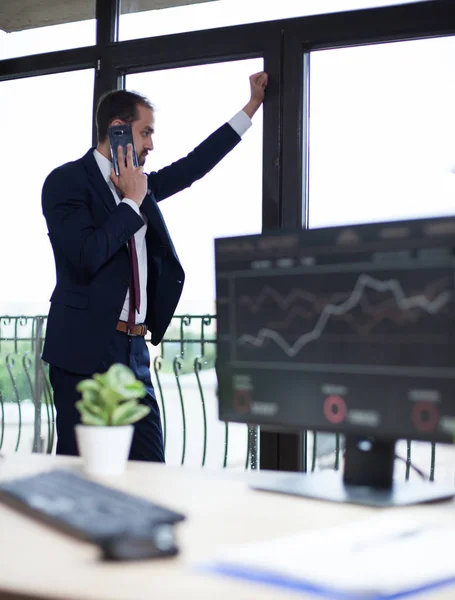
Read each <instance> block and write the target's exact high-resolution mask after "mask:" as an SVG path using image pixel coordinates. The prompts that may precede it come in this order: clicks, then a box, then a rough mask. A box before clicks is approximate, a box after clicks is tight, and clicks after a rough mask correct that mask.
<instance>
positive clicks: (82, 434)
mask: <svg viewBox="0 0 455 600" xmlns="http://www.w3.org/2000/svg"><path fill="white" fill-rule="evenodd" d="M76 389H77V390H78V391H79V392H81V395H82V399H81V400H79V401H78V402H76V408H77V410H78V411H79V412H80V414H81V424H80V425H76V440H77V445H78V448H79V454H80V455H81V457H82V459H83V462H84V469H85V471H86V472H87V473H90V474H94V475H119V474H121V473H122V472H123V471H124V470H125V466H126V462H127V460H128V455H129V451H130V447H131V441H132V439H133V425H132V423H135V422H136V421H139V420H140V419H142V418H143V417H145V416H146V415H147V414H148V413H149V412H150V408H149V407H148V406H145V405H144V404H140V402H139V400H138V399H139V398H143V397H144V396H145V395H146V389H145V386H144V384H143V383H142V382H141V381H138V380H137V379H136V377H135V376H134V374H133V372H132V371H131V369H129V368H128V367H126V366H125V365H121V364H114V365H112V366H111V367H110V368H109V370H108V371H106V373H101V374H100V373H95V374H94V375H93V377H92V378H91V379H85V380H84V381H81V382H80V383H78V385H77V387H76Z"/></svg>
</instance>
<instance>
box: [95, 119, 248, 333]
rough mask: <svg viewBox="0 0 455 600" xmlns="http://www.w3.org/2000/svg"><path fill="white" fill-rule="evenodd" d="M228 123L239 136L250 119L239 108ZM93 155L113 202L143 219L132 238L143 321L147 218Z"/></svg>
mask: <svg viewBox="0 0 455 600" xmlns="http://www.w3.org/2000/svg"><path fill="white" fill-rule="evenodd" d="M229 125H230V126H231V127H232V129H233V130H234V131H235V132H236V133H237V134H238V135H239V136H240V137H241V136H242V135H243V134H244V133H245V132H246V131H247V130H248V129H249V128H250V127H251V119H250V118H249V117H248V115H247V114H246V113H244V112H243V110H241V111H240V112H238V113H237V114H236V115H234V117H232V119H231V120H230V121H229ZM93 156H94V157H95V160H96V162H97V164H98V167H99V169H100V171H101V174H102V175H103V177H104V180H105V181H106V183H107V185H108V186H109V188H110V190H111V192H112V195H113V196H114V200H115V202H116V203H117V204H120V202H124V203H125V204H128V206H130V207H131V208H132V210H134V211H136V212H137V214H138V215H140V216H141V217H142V220H143V221H144V225H143V226H142V227H141V228H140V229H139V231H136V233H135V234H134V239H135V241H136V251H137V261H138V266H139V285H140V290H141V300H140V302H141V305H140V311H139V312H137V313H136V323H144V321H145V316H146V314H147V247H146V243H145V234H146V233H147V218H146V217H145V215H144V214H143V213H142V212H141V211H140V208H139V206H138V205H137V204H136V202H134V200H130V199H129V198H123V200H120V197H119V195H118V193H117V190H116V188H115V186H114V184H113V183H112V181H111V169H112V163H111V161H110V160H109V159H107V158H106V157H105V156H103V155H102V154H101V153H100V152H98V150H96V149H95V150H94V151H93ZM129 298H130V292H129V290H128V291H127V292H126V297H125V302H124V304H123V308H122V312H121V313H120V317H119V318H120V320H121V321H128V312H129Z"/></svg>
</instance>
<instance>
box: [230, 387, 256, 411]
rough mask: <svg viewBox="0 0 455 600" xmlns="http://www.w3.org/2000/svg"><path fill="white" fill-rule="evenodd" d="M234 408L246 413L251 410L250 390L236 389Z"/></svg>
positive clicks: (233, 401) (233, 400)
mask: <svg viewBox="0 0 455 600" xmlns="http://www.w3.org/2000/svg"><path fill="white" fill-rule="evenodd" d="M232 403H233V405H234V410H236V411H237V412H238V413H241V414H245V413H247V412H249V410H250V407H251V395H250V392H249V391H248V390H236V391H235V392H234V397H233V398H232Z"/></svg>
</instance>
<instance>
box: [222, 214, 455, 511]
mask: <svg viewBox="0 0 455 600" xmlns="http://www.w3.org/2000/svg"><path fill="white" fill-rule="evenodd" d="M454 250H455V218H433V219H422V220H414V221H398V222H388V223H379V224H369V225H354V226H346V227H331V228H324V229H313V230H296V231H280V232H273V233H266V234H263V235H250V236H242V237H234V238H222V239H217V240H216V241H215V264H216V303H217V316H218V324H217V329H218V331H217V363H216V369H217V376H218V394H219V417H220V419H221V420H223V421H234V422H242V423H249V424H257V425H261V426H264V427H267V428H269V429H273V430H275V431H276V430H282V429H284V430H305V429H306V430H314V431H327V432H339V433H342V434H344V435H345V438H346V450H345V455H344V458H345V460H344V474H343V477H342V478H341V476H340V477H339V480H337V481H335V480H334V479H333V478H330V482H331V483H329V482H328V479H329V478H327V476H326V474H325V475H323V474H321V480H319V479H318V478H316V479H315V475H314V474H311V475H308V476H299V477H298V478H296V477H291V476H290V475H281V476H280V477H279V478H278V479H277V482H276V484H270V485H269V488H273V489H276V490H277V491H280V490H281V491H287V492H290V493H297V494H302V495H309V496H316V497H319V498H328V499H333V500H345V501H353V502H360V503H366V504H374V505H376V504H379V505H390V504H392V505H393V504H407V503H414V502H424V501H428V500H434V499H438V498H447V497H451V496H453V495H455V487H452V486H448V487H447V486H446V487H444V486H438V485H437V484H435V483H427V485H424V484H425V483H426V482H422V485H417V482H396V481H394V480H393V467H394V459H395V442H396V440H398V439H408V440H426V441H432V442H446V443H453V439H454V433H455V343H454V327H455V322H454V315H455V312H454V274H455V271H454V265H455V257H454ZM323 479H324V481H325V482H326V483H320V481H321V482H322V480H323Z"/></svg>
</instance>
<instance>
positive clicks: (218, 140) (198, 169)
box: [148, 123, 241, 202]
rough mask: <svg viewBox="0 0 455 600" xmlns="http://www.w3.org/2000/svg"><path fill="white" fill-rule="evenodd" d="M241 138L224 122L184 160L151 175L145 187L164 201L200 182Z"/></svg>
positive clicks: (157, 198) (158, 199)
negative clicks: (147, 185) (147, 186)
mask: <svg viewBox="0 0 455 600" xmlns="http://www.w3.org/2000/svg"><path fill="white" fill-rule="evenodd" d="M240 139H241V138H240V136H239V135H238V134H237V133H236V132H235V131H234V129H233V128H232V127H231V126H230V125H229V124H228V123H225V124H224V125H223V126H222V127H220V128H219V129H217V130H216V131H215V132H214V133H212V135H210V136H209V137H208V138H207V139H206V140H204V141H203V142H202V144H199V146H197V147H196V148H195V149H194V150H193V151H192V152H190V153H189V154H188V156H186V157H185V158H181V159H180V160H178V161H177V162H174V163H172V164H171V165H169V166H168V167H164V169H161V170H160V171H157V172H156V173H150V175H149V177H148V184H149V188H150V190H151V191H152V192H153V194H154V195H155V198H156V200H157V201H158V202H159V201H160V200H164V198H168V197H169V196H172V195H173V194H176V193H177V192H180V191H181V190H184V189H185V188H187V187H189V186H190V185H191V184H192V183H194V182H195V181H197V180H198V179H201V178H202V177H204V175H206V174H207V173H208V172H209V171H211V170H212V169H213V167H215V166H216V165H217V164H218V163H219V162H220V160H222V159H223V158H224V157H225V156H226V154H228V153H229V152H230V151H231V150H232V149H233V148H235V146H237V144H238V143H239V142H240Z"/></svg>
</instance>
